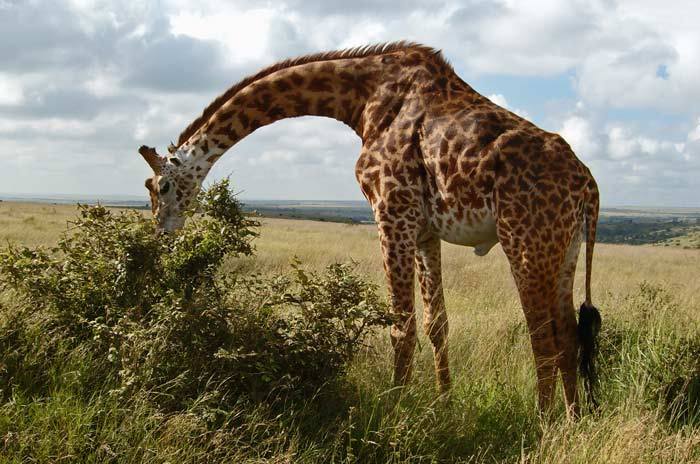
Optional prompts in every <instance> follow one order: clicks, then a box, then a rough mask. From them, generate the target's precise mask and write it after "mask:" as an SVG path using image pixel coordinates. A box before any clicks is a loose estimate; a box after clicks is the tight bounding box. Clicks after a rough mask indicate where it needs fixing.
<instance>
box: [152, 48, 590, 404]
mask: <svg viewBox="0 0 700 464" xmlns="http://www.w3.org/2000/svg"><path fill="white" fill-rule="evenodd" d="M305 115H315V116H322V117H330V118H334V119H337V120H339V121H341V122H343V123H345V124H346V125H347V126H349V127H350V128H351V129H352V130H354V131H355V133H356V134H357V135H358V136H359V137H360V138H361V139H362V148H361V151H360V155H359V158H358V160H357V163H356V167H355V175H356V178H357V181H358V182H359V184H360V187H361V190H362V193H363V194H364V196H365V197H366V199H367V201H368V202H369V204H370V205H371V207H372V210H373V213H374V218H375V221H376V224H377V227H378V235H379V241H380V248H381V252H382V256H383V262H384V269H385V271H386V281H387V284H388V289H389V294H390V298H391V307H392V311H393V313H394V314H395V323H394V324H393V326H392V327H391V331H390V336H391V341H392V346H393V350H394V373H393V378H394V382H395V383H396V384H398V385H403V384H406V383H407V382H408V381H409V380H410V378H411V373H412V364H413V353H414V349H415V345H416V317H415V309H414V306H415V305H414V285H415V284H414V278H415V276H416V275H417V279H418V282H419V284H420V289H421V294H422V299H423V304H424V316H423V326H424V330H425V332H426V334H427V336H428V338H429V339H430V341H431V343H432V347H433V354H434V362H435V371H436V380H437V386H438V390H439V391H440V392H447V391H448V390H449V388H450V383H451V380H450V370H449V366H448V340H447V339H448V321H447V314H446V311H445V302H444V295H443V287H442V277H441V267H440V261H441V241H442V240H444V241H447V242H451V243H456V244H459V245H466V246H471V247H474V252H475V254H476V255H478V256H483V255H485V254H486V253H488V252H489V250H490V249H491V248H492V247H493V246H494V245H496V244H497V243H500V244H501V247H502V248H503V251H504V252H505V255H506V256H507V258H508V261H509V263H510V267H511V271H512V275H513V278H514V279H515V283H516V286H517V289H518V293H519V296H520V300H521V303H522V307H523V311H524V313H525V319H526V321H527V326H528V329H529V334H530V340H531V345H532V350H533V355H534V361H535V367H536V369H535V370H536V375H537V388H538V403H539V407H540V409H541V410H542V411H548V410H549V409H550V407H551V404H552V399H553V392H554V389H555V386H556V381H557V378H558V375H559V374H561V378H562V381H563V385H564V400H565V404H566V406H567V414H569V415H576V414H578V410H579V400H578V392H577V363H579V358H580V366H579V367H580V368H581V373H582V374H584V377H585V378H586V379H587V387H588V388H587V390H588V392H589V393H590V394H591V395H592V385H593V384H592V378H593V374H594V371H593V354H594V350H595V336H596V334H597V329H598V328H599V327H600V314H599V312H598V310H597V309H596V308H595V307H594V306H593V305H592V303H591V265H592V259H593V246H594V242H595V233H596V224H597V218H598V209H599V198H598V188H597V186H596V182H595V180H594V179H593V177H592V175H591V173H590V171H589V169H588V168H587V167H586V166H585V165H584V164H583V163H582V162H581V161H580V160H579V159H578V158H577V157H576V155H575V154H574V153H573V151H572V149H571V147H570V146H569V145H568V144H567V143H566V141H564V139H563V138H562V137H560V136H559V135H557V134H554V133H549V132H546V131H544V130H542V129H540V128H538V127H536V126H535V125H534V124H532V123H530V122H529V121H527V120H525V119H523V118H521V117H519V116H517V115H515V114H513V113H511V112H509V111H507V110H506V109H504V108H501V107H499V106H498V105H496V104H495V103H493V102H491V101H490V100H489V99H487V98H485V97H484V96H482V95H480V94H479V93H477V92H476V91H475V90H474V89H472V88H471V87H470V86H469V85H468V84H467V83H465V82H464V81H463V80H462V79H461V78H460V77H459V76H458V75H457V74H456V73H455V71H454V70H453V68H452V66H451V65H450V64H449V63H448V62H447V61H446V60H445V58H444V57H443V56H442V53H441V52H439V51H437V50H435V49H433V48H430V47H427V46H424V45H421V44H416V43H410V42H395V43H389V44H380V45H373V46H366V47H360V48H354V49H347V50H342V51H335V52H326V53H317V54H313V55H306V56H302V57H299V58H295V59H290V60H286V61H282V62H279V63H277V64H274V65H272V66H270V67H268V68H265V69H263V70H261V71H260V72H258V73H257V74H255V75H253V76H250V77H247V78H245V79H243V80H242V81H240V82H239V83H237V84H235V85H234V86H233V87H231V88H230V89H229V90H227V91H226V92H225V93H223V94H222V95H221V96H219V97H218V98H216V99H215V100H214V101H213V102H212V103H211V104H210V105H209V106H207V107H206V108H205V109H204V111H203V113H202V115H201V116H199V117H198V118H196V119H195V120H194V121H193V122H192V123H191V124H190V125H189V126H188V127H187V128H186V129H185V130H184V131H183V132H182V133H181V134H180V136H179V138H178V142H177V144H171V145H170V146H169V147H168V151H169V154H168V155H166V156H163V155H160V154H158V153H157V152H156V151H155V149H153V148H150V147H147V146H142V147H141V148H140V149H139V152H140V154H141V155H142V156H143V157H144V158H145V160H146V161H147V162H148V164H149V165H150V166H151V168H152V169H153V171H154V175H153V176H152V177H150V178H149V179H147V180H146V187H147V189H148V190H149V192H150V195H151V202H152V209H153V213H154V216H155V217H156V219H157V224H158V227H159V228H160V229H161V230H164V231H166V232H169V231H173V230H175V229H178V228H179V227H181V226H182V225H183V223H184V216H183V214H182V213H183V211H184V210H185V209H186V208H187V206H188V204H189V203H190V202H191V200H192V199H193V197H194V196H195V194H196V193H197V192H198V190H199V188H200V185H201V183H202V181H203V180H204V178H205V176H206V175H207V173H208V172H209V170H210V169H211V167H212V165H213V164H214V163H215V162H216V161H217V160H218V159H219V158H220V157H221V156H222V155H223V154H224V152H226V151H227V150H228V149H229V148H231V147H232V146H233V145H235V144H236V143H237V142H238V141H239V140H241V139H242V138H244V137H246V136H247V135H248V134H250V133H252V132H253V131H255V130H256V129H258V128H259V127H262V126H265V125H267V124H271V123H273V122H275V121H277V120H280V119H284V118H291V117H297V116H305ZM582 235H585V237H586V240H585V242H586V259H585V261H586V280H585V282H586V284H585V286H586V299H585V302H584V303H583V305H582V306H581V308H580V311H579V322H578V324H577V321H576V312H575V309H574V303H573V278H574V273H575V270H576V262H577V257H578V254H579V249H580V245H581V242H582Z"/></svg>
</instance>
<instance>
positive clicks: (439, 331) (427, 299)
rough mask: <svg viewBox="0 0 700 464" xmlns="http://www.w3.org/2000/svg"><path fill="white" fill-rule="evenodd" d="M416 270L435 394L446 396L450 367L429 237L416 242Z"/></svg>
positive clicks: (437, 262) (436, 253)
mask: <svg viewBox="0 0 700 464" xmlns="http://www.w3.org/2000/svg"><path fill="white" fill-rule="evenodd" d="M416 269H417V271H418V282H419V283H420V288H421V295H422V296H423V327H424V329H425V333H426V334H427V335H428V337H429V338H430V341H431V342H432V344H433V356H434V358H435V374H436V377H437V384H438V390H439V391H440V393H445V392H447V391H448V390H449V389H450V367H449V360H448V348H447V336H448V323H447V313H446V312H445V296H444V294H443V290H442V266H441V256H440V238H439V237H437V236H430V237H429V238H425V239H423V240H420V241H419V242H418V245H417V250H416Z"/></svg>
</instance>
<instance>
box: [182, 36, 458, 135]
mask: <svg viewBox="0 0 700 464" xmlns="http://www.w3.org/2000/svg"><path fill="white" fill-rule="evenodd" d="M408 49H417V50H420V51H423V52H426V53H428V54H430V55H434V56H436V57H438V59H440V60H441V61H442V62H443V63H445V64H448V63H447V61H446V60H445V59H444V58H443V57H442V53H441V52H440V51H439V50H437V49H435V48H432V47H428V46H426V45H422V44H419V43H417V42H410V41H405V40H402V41H399V42H385V43H379V44H375V45H364V46H360V47H354V48H346V49H343V50H336V51H330V52H320V53H313V54H311V55H303V56H299V57H297V58H289V59H286V60H283V61H279V62H277V63H275V64H273V65H271V66H268V67H266V68H263V69H262V70H260V71H259V72H257V73H256V74H253V75H250V76H248V77H245V78H243V80H241V81H240V82H238V83H236V84H234V85H233V86H232V87H231V88H229V89H228V90H227V91H225V92H224V93H222V94H221V95H219V96H218V97H216V98H215V99H214V100H213V101H212V102H211V103H210V104H209V105H208V106H207V107H206V108H204V111H203V112H202V114H201V116H199V117H197V119H195V120H194V121H192V123H190V125H189V126H187V128H185V130H184V131H182V133H181V134H180V136H179V137H178V141H177V146H176V148H179V147H180V146H182V144H184V143H185V142H186V141H187V140H188V139H189V138H190V137H192V135H194V134H195V133H196V132H197V131H198V130H199V129H200V128H201V127H202V126H203V125H204V124H205V123H206V122H207V121H208V120H209V118H211V116H212V115H213V114H214V113H215V112H216V111H217V110H218V109H219V108H221V107H222V106H224V104H225V103H226V102H227V101H229V100H230V99H231V98H232V97H233V96H234V95H235V94H237V93H238V92H239V91H240V90H241V89H243V88H244V87H247V86H248V85H250V84H252V83H253V82H255V81H257V80H259V79H262V78H264V77H266V76H269V75H270V74H272V73H274V72H277V71H279V70H282V69H286V68H291V67H293V66H299V65H302V64H307V63H315V62H320V61H330V60H340V59H350V58H364V57H368V56H376V55H382V54H385V53H391V52H395V51H398V50H408Z"/></svg>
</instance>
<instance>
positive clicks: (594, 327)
mask: <svg viewBox="0 0 700 464" xmlns="http://www.w3.org/2000/svg"><path fill="white" fill-rule="evenodd" d="M601 322H602V320H601V317H600V312H598V309H596V307H595V306H593V305H589V304H586V303H583V304H582V305H581V309H579V313H578V342H579V369H580V371H581V376H582V377H583V380H584V382H585V384H586V394H587V396H588V399H589V401H590V404H591V405H592V407H593V409H596V408H597V407H598V402H597V401H596V399H595V382H596V377H597V375H596V369H595V358H596V354H597V351H598V332H599V331H600V325H601Z"/></svg>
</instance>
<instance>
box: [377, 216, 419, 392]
mask: <svg viewBox="0 0 700 464" xmlns="http://www.w3.org/2000/svg"><path fill="white" fill-rule="evenodd" d="M379 230H380V239H381V247H382V255H383V257H384V270H385V272H386V279H387V284H388V286H389V294H390V296H391V309H392V312H393V314H394V316H395V318H396V319H395V321H394V324H393V325H392V327H391V344H392V346H393V348H394V384H395V385H405V384H407V383H408V382H409V381H410V380H411V373H412V370H413V352H414V350H415V346H416V315H415V305H414V298H413V275H414V269H413V258H414V253H415V240H411V239H407V237H406V236H405V235H404V234H403V233H402V231H401V230H397V229H396V226H395V225H394V224H389V223H387V222H383V223H380V224H379Z"/></svg>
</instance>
